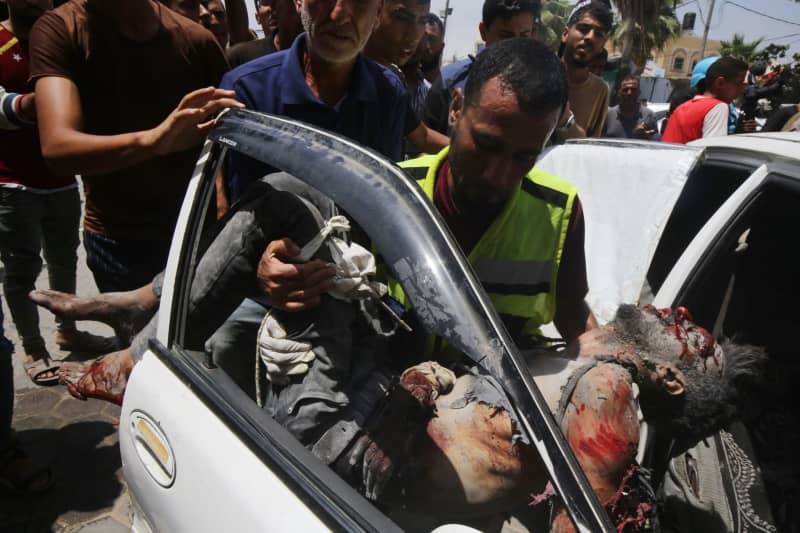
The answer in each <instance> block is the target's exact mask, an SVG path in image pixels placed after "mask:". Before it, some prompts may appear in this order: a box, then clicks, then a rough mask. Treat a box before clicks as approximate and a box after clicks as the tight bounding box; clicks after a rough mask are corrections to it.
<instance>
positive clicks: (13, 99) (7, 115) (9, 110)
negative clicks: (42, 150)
mask: <svg viewBox="0 0 800 533" xmlns="http://www.w3.org/2000/svg"><path fill="white" fill-rule="evenodd" d="M23 96H24V95H22V94H17V93H11V92H8V91H7V90H6V88H5V87H3V86H2V85H0V130H16V129H18V128H21V127H23V126H32V125H34V122H31V121H30V120H28V119H26V118H24V117H23V116H22V115H21V114H20V112H19V108H20V105H21V104H22V97H23Z"/></svg>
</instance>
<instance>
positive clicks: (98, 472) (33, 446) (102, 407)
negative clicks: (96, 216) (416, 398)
mask: <svg viewBox="0 0 800 533" xmlns="http://www.w3.org/2000/svg"><path fill="white" fill-rule="evenodd" d="M36 286H37V287H38V288H47V287H48V285H47V270H46V267H45V268H44V269H43V270H42V273H41V275H40V276H39V279H38V280H37V283H36ZM96 292H97V288H96V287H95V284H94V280H93V279H92V276H91V274H90V273H89V271H88V269H87V268H86V262H85V257H84V254H83V247H82V245H81V247H80V249H79V258H78V293H79V294H95V293H96ZM3 307H4V309H3V313H4V315H5V324H4V325H5V330H6V336H7V337H8V338H9V339H10V340H11V341H12V342H13V343H14V346H15V349H16V353H15V354H14V386H15V392H16V402H15V406H14V428H15V429H16V431H17V433H18V435H19V438H20V440H21V442H22V443H23V447H24V449H25V450H27V451H28V452H30V454H31V455H32V456H33V457H34V459H35V460H36V461H37V462H39V463H41V464H48V465H50V466H51V468H52V470H53V473H54V479H55V482H54V484H53V487H52V488H50V489H49V490H48V491H47V492H45V493H43V494H41V495H38V496H30V497H20V498H10V497H8V496H6V495H2V494H0V531H2V532H4V533H5V532H8V533H17V532H20V533H38V532H40V531H42V532H43V531H56V532H76V531H80V532H82V533H90V532H91V533H116V532H118V531H119V532H122V531H129V530H130V524H131V510H130V499H129V498H128V488H127V485H126V484H125V480H124V479H123V477H122V468H121V464H120V456H119V446H118V445H117V428H116V426H115V425H114V424H116V422H117V417H118V416H119V408H118V407H117V406H115V405H112V404H110V403H107V402H102V401H99V400H89V401H86V402H82V401H79V400H76V399H74V398H72V397H71V396H70V395H69V393H67V390H66V389H65V388H64V387H63V386H61V385H58V386H55V387H38V386H36V385H34V384H33V382H31V380H30V379H29V378H28V376H27V375H26V374H25V372H24V370H23V368H22V345H21V343H20V342H19V338H18V337H17V332H16V328H15V327H14V323H13V321H12V320H11V316H10V314H9V311H8V307H7V306H6V302H5V298H3ZM40 320H41V325H40V327H41V330H42V336H43V337H44V338H45V340H46V341H47V343H48V350H49V351H50V354H51V355H52V356H53V357H54V358H57V359H61V358H64V357H75V356H78V355H79V354H69V353H67V352H62V351H60V350H59V349H58V348H57V347H56V346H55V344H54V343H53V334H54V332H55V323H54V321H53V317H52V315H51V314H50V313H49V312H47V311H42V312H40ZM78 327H79V328H81V329H84V330H88V331H91V332H92V333H96V334H101V335H106V336H110V335H111V334H112V332H111V329H110V328H108V327H106V326H104V325H102V324H96V323H91V322H80V323H78Z"/></svg>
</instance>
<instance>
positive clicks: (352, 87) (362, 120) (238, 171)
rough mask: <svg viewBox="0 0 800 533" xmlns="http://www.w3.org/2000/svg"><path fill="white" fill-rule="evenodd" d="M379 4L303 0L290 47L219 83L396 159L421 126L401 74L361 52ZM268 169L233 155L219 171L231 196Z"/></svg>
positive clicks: (248, 102) (249, 103)
mask: <svg viewBox="0 0 800 533" xmlns="http://www.w3.org/2000/svg"><path fill="white" fill-rule="evenodd" d="M381 5H382V2H381V1H380V0H367V1H366V2H364V1H361V2H357V1H356V0H339V1H338V2H327V1H322V0H303V2H302V4H301V7H300V11H301V19H302V20H303V28H304V29H305V33H304V34H301V35H299V36H298V37H297V38H296V39H295V41H294V43H293V44H292V47H291V48H290V49H289V50H285V51H281V52H278V53H275V54H270V55H268V56H264V57H261V58H258V59H256V60H254V61H251V62H249V63H246V64H244V65H242V66H240V67H238V68H236V69H234V70H232V71H230V72H229V73H227V74H226V75H225V77H224V78H223V79H222V83H221V86H222V87H225V88H226V89H232V90H234V91H236V98H237V99H238V100H239V101H240V102H242V103H243V104H245V106H246V107H247V108H248V109H253V110H256V111H262V112H265V113H272V114H276V115H282V116H286V117H290V118H294V119H298V120H302V121H304V122H308V123H310V124H314V125H315V126H320V127H322V128H325V129H328V130H331V131H335V132H337V133H340V134H342V135H344V136H346V137H349V138H351V139H353V140H354V141H356V142H358V143H359V144H362V145H364V146H368V147H370V148H372V149H373V150H375V151H377V152H380V153H381V154H383V155H384V156H386V157H387V158H389V159H391V160H393V161H397V160H400V159H401V154H402V147H403V138H404V137H405V136H406V135H410V136H416V135H417V134H419V133H422V134H423V135H425V134H426V133H425V131H426V130H427V128H425V127H424V126H423V125H422V124H421V123H420V121H419V120H418V119H416V118H415V116H414V115H413V113H407V110H408V108H409V107H410V102H409V95H408V93H407V92H406V90H405V86H404V84H403V82H402V81H401V80H400V78H399V77H398V76H397V75H396V74H395V73H394V72H392V71H391V70H390V69H388V68H385V67H383V66H381V65H379V64H377V63H375V62H374V61H372V60H370V59H368V58H366V57H365V56H364V55H363V54H362V53H361V52H362V50H363V49H364V46H365V45H366V43H367V40H368V39H369V37H370V35H371V33H372V29H373V27H374V26H375V23H376V20H377V18H378V14H379V12H380V8H381ZM418 130H420V131H418ZM267 170H268V169H266V168H265V167H264V166H263V165H259V164H256V163H255V162H254V161H252V160H250V161H247V160H245V159H244V158H242V157H237V158H234V159H232V160H231V161H230V164H229V165H228V168H227V169H226V171H227V182H226V186H227V192H228V193H229V195H230V198H231V200H235V199H236V198H238V197H239V196H240V195H241V193H242V192H243V191H244V190H245V189H246V188H247V186H248V185H250V184H251V183H252V182H253V181H255V180H257V179H259V178H260V177H261V176H263V175H264V174H265V173H266V171H267Z"/></svg>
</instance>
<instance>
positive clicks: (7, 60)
mask: <svg viewBox="0 0 800 533" xmlns="http://www.w3.org/2000/svg"><path fill="white" fill-rule="evenodd" d="M29 73H30V63H29V58H28V49H27V46H25V45H24V43H22V42H20V41H19V40H18V39H17V37H16V36H15V35H14V34H12V33H11V32H10V31H8V30H7V29H6V28H4V27H2V26H0V85H2V86H3V87H5V88H6V90H7V91H9V92H15V93H20V94H24V93H28V92H31V91H32V90H33V87H31V85H30V84H29V83H28V75H29ZM0 146H2V147H3V148H2V152H0V153H2V155H0V186H2V187H16V188H22V189H26V190H30V191H33V192H47V191H52V190H60V189H63V188H65V187H71V186H72V187H74V186H75V185H76V182H75V177H74V176H58V175H56V174H54V173H53V172H51V171H50V169H49V168H47V165H45V163H44V159H43V158H42V150H41V147H40V144H39V130H38V129H37V128H36V127H22V128H20V129H16V130H0Z"/></svg>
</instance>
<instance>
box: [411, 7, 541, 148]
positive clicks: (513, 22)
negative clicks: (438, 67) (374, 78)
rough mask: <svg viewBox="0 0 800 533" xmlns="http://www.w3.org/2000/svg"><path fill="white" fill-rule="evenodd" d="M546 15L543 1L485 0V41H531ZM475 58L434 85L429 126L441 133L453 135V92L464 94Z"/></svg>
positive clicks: (427, 108)
mask: <svg viewBox="0 0 800 533" xmlns="http://www.w3.org/2000/svg"><path fill="white" fill-rule="evenodd" d="M541 11H542V3H541V1H540V0H511V1H508V0H485V2H484V3H483V13H482V15H483V17H482V20H481V23H480V24H479V25H478V31H479V32H480V34H481V39H483V42H484V43H486V44H485V46H490V45H491V44H492V43H494V42H497V41H500V40H502V39H510V38H512V37H531V38H533V37H534V35H535V34H536V24H537V22H538V21H539V16H540V14H541ZM474 59H475V58H474V57H472V56H468V57H467V58H466V59H462V60H461V61H456V62H455V63H450V64H449V65H446V66H444V67H442V74H441V76H440V77H439V79H438V80H436V81H435V82H433V85H432V86H431V90H430V91H428V97H427V98H426V99H425V114H424V116H423V117H422V120H423V121H424V122H425V124H426V125H427V126H428V127H429V128H432V129H434V130H436V131H438V132H440V133H444V134H449V132H450V126H449V125H448V122H447V120H448V119H447V117H448V113H449V111H450V100H451V99H452V98H453V91H455V90H456V89H461V90H462V91H463V90H464V85H466V83H467V76H468V75H469V71H470V69H471V68H472V62H473V61H474Z"/></svg>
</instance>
